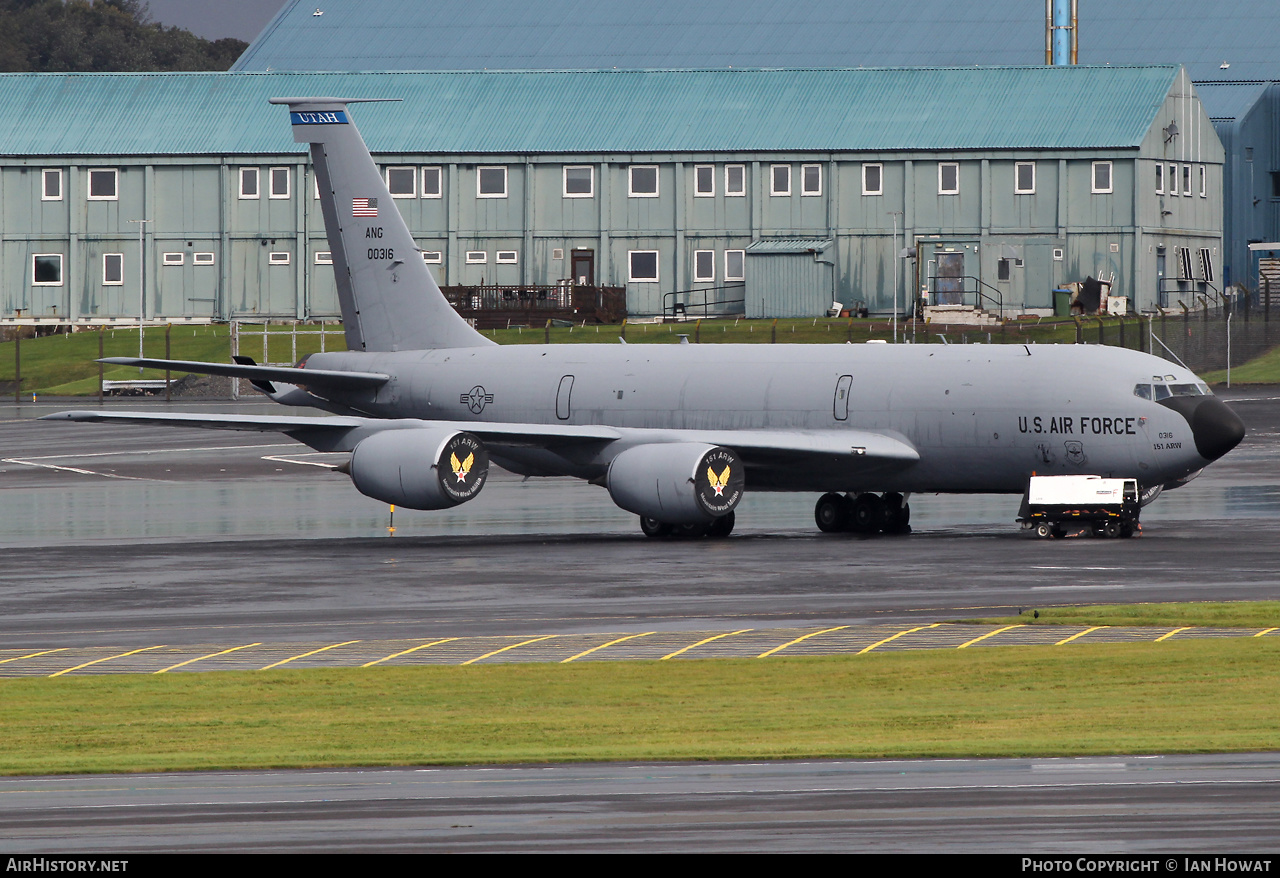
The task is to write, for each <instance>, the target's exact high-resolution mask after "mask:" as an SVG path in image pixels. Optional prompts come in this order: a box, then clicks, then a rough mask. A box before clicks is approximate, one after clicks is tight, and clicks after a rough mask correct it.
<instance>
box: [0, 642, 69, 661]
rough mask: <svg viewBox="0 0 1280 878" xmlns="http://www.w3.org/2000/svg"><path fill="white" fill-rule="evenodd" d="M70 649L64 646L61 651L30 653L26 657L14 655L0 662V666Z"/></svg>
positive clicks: (51, 650) (50, 650)
mask: <svg viewBox="0 0 1280 878" xmlns="http://www.w3.org/2000/svg"><path fill="white" fill-rule="evenodd" d="M70 648H71V647H69V646H64V647H62V648H61V649H46V650H44V651H43V652H31V653H27V654H26V655H15V656H14V657H13V658H7V659H3V660H0V665H4V664H8V663H9V662H20V661H22V660H23V659H29V658H35V657H36V656H40V655H53V653H55V652H66V651H67V650H68V649H70Z"/></svg>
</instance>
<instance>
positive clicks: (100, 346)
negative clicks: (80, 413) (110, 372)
mask: <svg viewBox="0 0 1280 878" xmlns="http://www.w3.org/2000/svg"><path fill="white" fill-rule="evenodd" d="M105 329H106V327H105V326H99V327H98V405H99V406H101V405H102V375H103V371H104V370H105V369H106V366H104V365H103V364H102V358H103V357H105V356H106V354H104V353H103V352H102V350H103V345H102V333H103V330H105Z"/></svg>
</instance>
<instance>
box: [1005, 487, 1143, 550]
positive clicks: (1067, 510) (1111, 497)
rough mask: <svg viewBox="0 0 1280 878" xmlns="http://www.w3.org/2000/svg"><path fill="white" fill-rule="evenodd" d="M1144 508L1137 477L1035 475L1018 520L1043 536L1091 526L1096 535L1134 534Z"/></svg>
mask: <svg viewBox="0 0 1280 878" xmlns="http://www.w3.org/2000/svg"><path fill="white" fill-rule="evenodd" d="M1140 508H1141V506H1140V503H1139V495H1138V483H1137V481H1136V480H1134V479H1104V478H1103V477H1102V476H1032V477H1031V480H1030V482H1029V483H1028V484H1027V493H1026V494H1024V495H1023V497H1022V509H1021V511H1020V512H1019V514H1018V521H1020V522H1022V526H1023V527H1025V528H1034V529H1035V532H1036V535H1037V536H1040V537H1063V536H1066V534H1067V531H1068V530H1072V529H1077V528H1079V527H1081V526H1088V527H1091V528H1092V530H1093V534H1094V536H1099V537H1131V536H1133V535H1134V533H1135V532H1136V531H1137V530H1138V512H1139V509H1140Z"/></svg>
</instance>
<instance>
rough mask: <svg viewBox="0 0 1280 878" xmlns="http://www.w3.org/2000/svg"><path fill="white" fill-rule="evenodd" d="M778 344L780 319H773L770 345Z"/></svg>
mask: <svg viewBox="0 0 1280 878" xmlns="http://www.w3.org/2000/svg"><path fill="white" fill-rule="evenodd" d="M777 343H778V318H777V317H775V318H773V328H772V329H770V330H769V344H777Z"/></svg>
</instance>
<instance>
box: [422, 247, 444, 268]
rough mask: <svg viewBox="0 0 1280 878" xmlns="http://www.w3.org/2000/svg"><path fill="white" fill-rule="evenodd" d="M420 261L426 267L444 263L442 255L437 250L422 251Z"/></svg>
mask: <svg viewBox="0 0 1280 878" xmlns="http://www.w3.org/2000/svg"><path fill="white" fill-rule="evenodd" d="M422 261H423V262H425V263H427V264H428V265H440V264H441V263H443V262H444V254H443V253H441V252H440V251H439V250H423V251H422Z"/></svg>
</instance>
